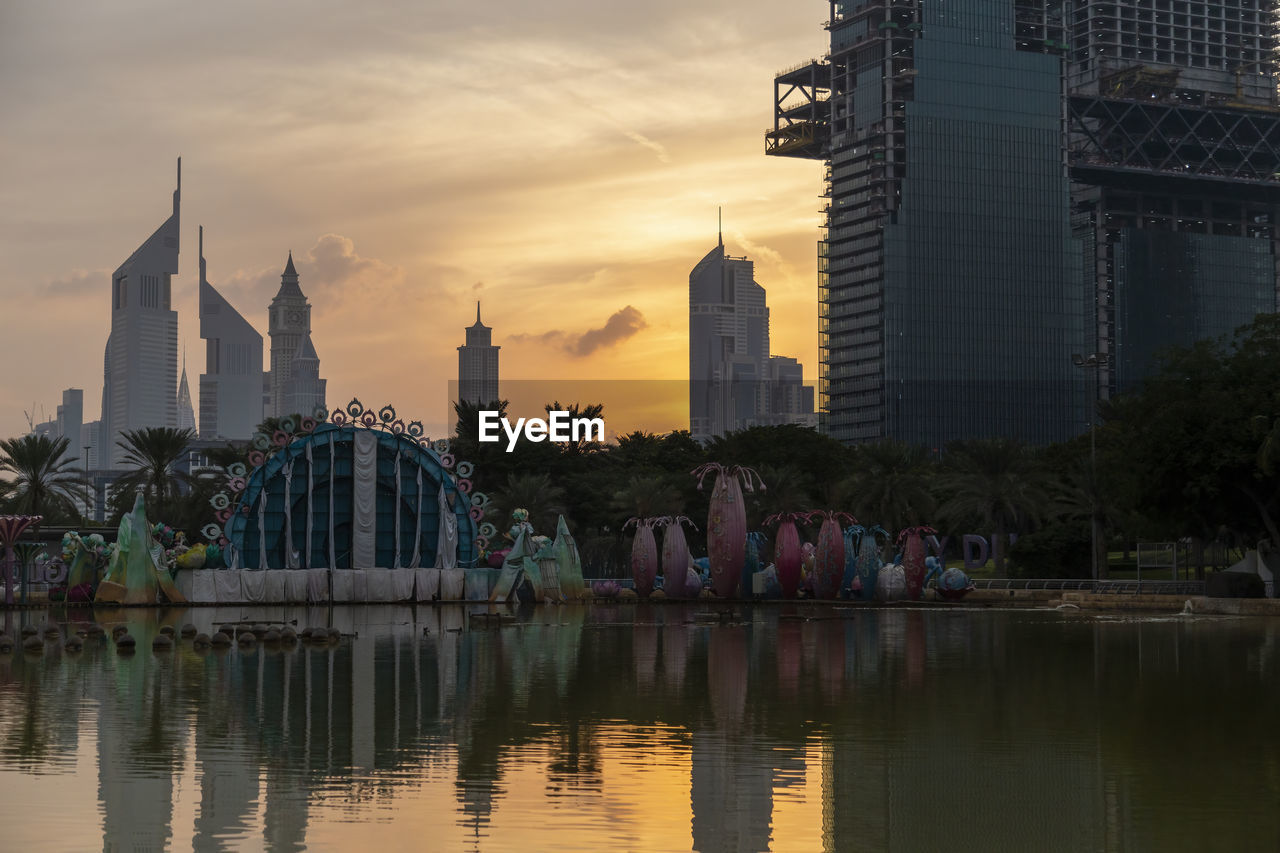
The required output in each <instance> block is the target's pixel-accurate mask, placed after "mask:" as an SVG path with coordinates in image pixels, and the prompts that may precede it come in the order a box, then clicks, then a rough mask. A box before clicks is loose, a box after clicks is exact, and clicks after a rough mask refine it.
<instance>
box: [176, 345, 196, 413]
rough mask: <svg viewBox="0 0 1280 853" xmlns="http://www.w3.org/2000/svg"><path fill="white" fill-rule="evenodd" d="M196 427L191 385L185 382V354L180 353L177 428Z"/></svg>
mask: <svg viewBox="0 0 1280 853" xmlns="http://www.w3.org/2000/svg"><path fill="white" fill-rule="evenodd" d="M195 428H196V410H195V407H194V406H192V405H191V386H190V385H188V384H187V354H186V353H185V352H183V354H182V378H181V379H179V380H178V429H195Z"/></svg>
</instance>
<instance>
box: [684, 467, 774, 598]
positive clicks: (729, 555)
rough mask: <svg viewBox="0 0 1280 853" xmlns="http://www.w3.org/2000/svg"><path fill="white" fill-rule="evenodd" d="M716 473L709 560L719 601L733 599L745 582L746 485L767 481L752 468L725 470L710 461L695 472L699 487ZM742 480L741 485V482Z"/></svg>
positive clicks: (709, 515)
mask: <svg viewBox="0 0 1280 853" xmlns="http://www.w3.org/2000/svg"><path fill="white" fill-rule="evenodd" d="M713 472H714V473H715V475H716V481H715V486H713V487H712V489H711V507H710V509H709V510H708V511H707V561H708V562H709V563H710V565H711V587H712V589H714V590H715V593H716V595H717V596H719V597H720V598H733V597H734V595H736V594H737V592H738V586H739V582H740V581H741V580H742V566H743V564H744V563H745V562H746V560H747V507H746V505H745V504H744V503H743V500H742V490H743V486H745V487H746V490H747V491H748V492H751V491H754V490H755V488H754V487H755V484H759V486H760V490H761V491H764V488H765V486H764V481H763V480H761V479H760V475H759V474H757V473H756V472H755V471H753V470H752V469H750V468H743V467H740V466H736V465H735V466H733V467H732V468H726V467H725V466H724V465H721V464H720V463H718V462H708V463H707V464H706V465H702V466H700V467H698V468H695V469H694V470H693V475H694V476H695V477H697V478H698V488H699V489H701V488H702V482H703V480H704V479H706V476H707V475H708V474H710V473H713ZM739 479H741V483H739Z"/></svg>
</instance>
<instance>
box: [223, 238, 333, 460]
mask: <svg viewBox="0 0 1280 853" xmlns="http://www.w3.org/2000/svg"><path fill="white" fill-rule="evenodd" d="M200 337H201V338H203V339H204V342H205V356H204V362H205V370H204V373H202V374H201V375H200V437H201V438H229V439H247V438H249V437H251V436H252V435H253V433H254V430H255V429H257V427H258V424H260V423H262V419H263V411H262V384H263V382H262V335H261V334H259V333H258V330H257V329H255V328H253V326H252V325H250V324H249V321H247V320H245V318H244V317H243V316H242V315H241V314H240V312H239V311H237V310H236V309H235V307H233V306H232V304H231V303H230V302H228V301H227V299H226V298H225V297H224V296H223V295H222V294H221V293H219V292H218V290H217V288H215V287H214V286H213V285H212V284H210V283H209V278H208V274H207V267H206V263H205V258H204V227H203V226H202V227H201V228H200ZM310 413H311V412H310V410H308V412H307V414H310Z"/></svg>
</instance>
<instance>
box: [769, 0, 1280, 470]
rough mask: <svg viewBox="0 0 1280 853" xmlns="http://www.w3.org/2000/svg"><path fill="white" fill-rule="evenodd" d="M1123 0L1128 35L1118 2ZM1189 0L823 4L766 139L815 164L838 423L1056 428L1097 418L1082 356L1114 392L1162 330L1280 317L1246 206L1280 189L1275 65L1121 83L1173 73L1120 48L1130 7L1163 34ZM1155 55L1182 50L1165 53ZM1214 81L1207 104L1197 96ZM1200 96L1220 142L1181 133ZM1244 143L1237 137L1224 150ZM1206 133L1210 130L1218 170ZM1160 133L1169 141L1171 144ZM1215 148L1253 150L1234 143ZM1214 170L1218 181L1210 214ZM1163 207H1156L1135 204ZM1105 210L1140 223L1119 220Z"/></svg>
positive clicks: (1266, 254)
mask: <svg viewBox="0 0 1280 853" xmlns="http://www.w3.org/2000/svg"><path fill="white" fill-rule="evenodd" d="M1241 3H1245V4H1252V5H1253V6H1254V7H1255V9H1254V11H1255V12H1256V15H1255V16H1254V17H1255V19H1261V18H1263V17H1266V18H1267V20H1268V21H1271V20H1272V18H1273V17H1274V16H1273V15H1271V14H1270V12H1269V11H1268V12H1267V15H1264V14H1263V11H1264V10H1261V9H1260V8H1257V7H1260V5H1262V6H1267V7H1268V10H1270V9H1271V7H1272V6H1273V4H1271V3H1261V4H1260V3H1259V0H1237V3H1236V5H1239V4H1241ZM1130 6H1131V7H1133V9H1134V15H1132V16H1130V17H1132V19H1133V25H1132V27H1131V25H1130V24H1129V23H1128V21H1129V18H1125V17H1124V16H1123V14H1122V13H1120V12H1117V11H1116V10H1117V9H1122V8H1128V7H1130ZM1186 6H1188V4H1187V3H1179V2H1172V0H1135V2H1131V3H1119V4H1106V5H1103V4H1091V3H1081V4H1075V5H1069V4H1064V3H1060V2H1045V1H1044V0H1038V2H1037V1H1036V0H870V2H857V0H855V2H832V3H830V18H829V21H828V24H827V27H828V29H829V31H830V33H831V50H830V53H829V54H828V55H827V56H825V57H824V58H822V59H820V60H813V61H811V62H809V63H806V64H804V65H801V66H798V67H796V68H793V69H789V70H787V71H785V72H783V73H781V74H779V75H778V77H777V80H776V81H775V93H774V94H775V122H774V129H773V130H772V131H770V132H769V133H768V134H767V137H766V151H767V153H769V154H772V155H776V156H792V157H805V158H810V159H817V160H823V161H825V162H826V163H827V175H826V178H827V193H826V195H827V197H828V199H829V201H828V206H827V207H826V209H825V213H826V223H825V225H826V227H825V233H824V234H823V235H822V240H821V242H820V243H819V279H820V280H819V355H820V361H821V367H820V374H819V378H820V392H821V400H822V410H823V427H824V429H825V431H826V432H827V433H828V434H830V435H832V436H833V437H835V438H838V439H841V440H844V441H866V440H875V439H879V438H884V437H893V438H900V439H905V440H908V441H911V442H912V443H915V444H921V445H924V446H927V447H934V448H940V447H941V446H942V445H943V444H945V443H946V442H947V441H949V440H952V439H956V438H971V437H983V436H1010V437H1016V438H1021V439H1024V440H1027V441H1032V442H1038V443H1039V442H1047V441H1052V440H1058V439H1063V438H1067V437H1069V436H1071V435H1073V434H1075V433H1078V432H1079V431H1081V430H1082V429H1083V428H1084V427H1085V425H1086V424H1087V423H1088V421H1089V414H1088V409H1089V405H1088V403H1089V401H1088V392H1089V391H1090V390H1091V389H1092V387H1093V386H1092V379H1093V377H1092V376H1089V375H1087V374H1086V373H1085V372H1084V371H1081V370H1079V369H1077V368H1076V367H1075V366H1074V365H1073V359H1072V356H1073V355H1086V354H1091V353H1095V352H1097V353H1100V354H1102V355H1103V356H1105V357H1104V358H1102V359H1100V360H1101V361H1102V362H1103V363H1104V365H1105V367H1104V368H1103V369H1102V370H1101V371H1100V374H1099V376H1098V379H1099V380H1100V381H1099V383H1098V387H1099V389H1100V392H1101V393H1102V394H1104V395H1105V394H1106V393H1108V392H1109V391H1111V390H1114V389H1116V388H1117V387H1118V385H1117V377H1118V376H1122V375H1127V376H1130V377H1134V378H1137V377H1140V376H1141V375H1143V374H1144V372H1145V371H1148V370H1149V369H1150V366H1151V364H1152V359H1153V357H1154V354H1155V353H1156V352H1158V351H1159V350H1160V349H1161V348H1162V347H1163V346H1166V345H1168V344H1170V343H1188V342H1190V340H1193V339H1195V338H1197V337H1202V336H1205V335H1214V334H1220V333H1222V332H1224V331H1229V330H1230V329H1231V328H1234V326H1236V325H1239V324H1240V323H1244V322H1247V321H1248V320H1249V319H1251V318H1252V317H1253V316H1254V314H1256V313H1257V312H1258V311H1263V310H1274V307H1275V271H1274V256H1275V252H1274V249H1273V247H1272V241H1271V240H1270V239H1259V238H1260V237H1263V238H1265V237H1267V236H1268V235H1269V234H1270V226H1269V222H1270V220H1271V218H1272V217H1271V213H1270V211H1269V210H1268V209H1263V208H1264V207H1265V205H1263V206H1262V207H1258V206H1257V205H1254V206H1250V203H1249V202H1248V199H1249V198H1255V199H1257V200H1258V201H1259V202H1260V203H1261V202H1263V201H1265V200H1266V199H1268V198H1270V196H1269V193H1270V192H1273V189H1272V188H1271V187H1270V186H1269V185H1270V184H1272V183H1273V182H1274V179H1275V175H1274V173H1276V172H1280V169H1278V168H1275V167H1274V166H1268V165H1267V164H1268V163H1271V162H1272V160H1274V151H1273V150H1272V149H1271V147H1270V146H1271V143H1273V142H1274V143H1277V144H1280V135H1277V136H1276V137H1275V138H1273V137H1272V136H1271V135H1270V134H1271V132H1272V131H1271V128H1272V126H1273V125H1274V123H1275V120H1276V119H1275V113H1274V112H1273V110H1274V107H1273V106H1271V105H1272V104H1273V103H1274V100H1275V98H1274V87H1272V88H1270V89H1267V87H1265V86H1262V87H1259V86H1258V85H1257V78H1258V76H1259V74H1260V73H1261V74H1264V75H1269V73H1270V67H1269V66H1267V65H1266V64H1265V63H1263V64H1259V59H1260V58H1261V56H1262V55H1261V54H1260V57H1259V59H1255V60H1253V61H1252V64H1251V66H1250V68H1249V69H1240V68H1237V67H1234V66H1233V67H1232V70H1230V71H1229V72H1224V71H1223V68H1222V66H1223V63H1225V62H1226V61H1227V60H1225V59H1224V58H1222V56H1221V53H1220V54H1219V57H1218V58H1217V62H1218V65H1217V66H1216V67H1215V68H1208V67H1205V68H1200V69H1195V70H1194V71H1189V70H1188V71H1185V73H1186V77H1185V80H1184V85H1183V86H1182V87H1177V86H1175V87H1173V88H1171V89H1170V88H1168V87H1166V88H1165V89H1159V88H1156V89H1153V90H1152V91H1151V92H1148V91H1147V90H1146V89H1142V88H1140V87H1139V88H1136V89H1135V88H1134V87H1133V86H1130V87H1129V88H1124V87H1123V86H1120V87H1119V88H1117V79H1118V75H1119V76H1121V77H1122V76H1123V75H1124V74H1128V75H1130V77H1134V78H1135V79H1136V80H1137V81H1138V83H1139V84H1141V85H1142V86H1147V87H1150V86H1151V83H1150V79H1149V78H1150V77H1151V76H1152V75H1153V74H1154V75H1155V76H1156V77H1157V78H1159V77H1160V74H1161V73H1163V74H1164V78H1163V79H1164V80H1166V82H1167V81H1168V79H1170V74H1169V72H1168V71H1167V70H1166V71H1164V72H1161V71H1160V69H1158V68H1154V67H1151V68H1148V67H1147V66H1145V65H1144V63H1145V62H1147V61H1150V62H1156V61H1157V59H1161V58H1164V56H1165V54H1163V53H1161V54H1159V56H1157V54H1156V53H1155V52H1153V53H1152V55H1151V56H1150V58H1149V60H1148V57H1147V56H1145V55H1144V56H1140V57H1139V56H1136V55H1135V57H1133V58H1125V57H1123V56H1121V55H1120V53H1119V50H1118V48H1119V45H1121V44H1122V43H1123V42H1126V41H1128V40H1129V35H1130V32H1131V31H1133V28H1135V27H1138V26H1139V23H1140V21H1142V20H1143V16H1145V17H1146V20H1148V21H1150V29H1151V31H1152V36H1151V38H1152V39H1155V38H1156V36H1155V35H1154V33H1155V32H1157V30H1158V28H1159V25H1158V24H1157V23H1156V21H1157V20H1164V19H1166V18H1167V19H1168V22H1169V25H1170V26H1173V25H1174V23H1175V19H1178V20H1181V18H1179V17H1178V15H1177V13H1176V11H1175V10H1176V9H1177V8H1179V7H1186ZM1158 8H1164V11H1162V12H1161V11H1158ZM1197 8H1202V7H1197ZM1183 11H1184V13H1186V10H1183ZM1187 14H1189V13H1187ZM1201 14H1203V12H1202V13H1201ZM1160 16H1163V17H1160ZM1182 17H1183V18H1185V17H1186V14H1184V15H1183V16H1182ZM1242 20H1243V19H1242ZM1142 26H1146V24H1142ZM1241 26H1243V25H1241V24H1235V23H1231V24H1230V26H1223V27H1221V29H1222V30H1223V33H1221V34H1219V36H1218V38H1219V41H1220V42H1221V39H1223V38H1227V37H1231V38H1234V39H1236V42H1237V43H1239V44H1242V42H1241V39H1242V38H1243V36H1241V35H1239V34H1238V33H1239V31H1240V29H1241ZM1261 26H1262V25H1261V24H1260V23H1259V24H1257V27H1259V28H1260V27H1261ZM1232 27H1234V29H1235V33H1234V34H1233V33H1231V32H1230V29H1231V28H1232ZM1166 29H1167V27H1165V28H1163V29H1159V31H1161V32H1163V31H1164V30H1166ZM1112 30H1114V32H1115V33H1116V35H1115V38H1114V39H1112V38H1111V36H1110V35H1109V33H1110V32H1111V31H1112ZM1188 31H1189V27H1187V26H1184V31H1183V38H1189V36H1188V35H1187V32H1188ZM1135 38H1137V36H1135ZM1143 38H1146V37H1145V36H1143ZM1206 38H1207V39H1208V40H1209V41H1212V39H1213V36H1212V35H1210V36H1207V37H1206ZM1072 41H1074V42H1076V44H1075V45H1073V44H1072V43H1071V42H1072ZM1113 42H1114V43H1113ZM1259 43H1261V42H1259ZM1250 44H1253V42H1250ZM1184 47H1185V46H1184ZM1137 49H1138V48H1134V50H1135V51H1136V50H1137ZM1185 49H1186V50H1187V51H1188V53H1189V54H1190V52H1191V50H1192V49H1191V48H1185ZM1205 51H1207V52H1205V53H1202V54H1196V55H1197V56H1203V57H1208V56H1209V55H1210V54H1211V53H1212V50H1211V49H1209V48H1205ZM1168 58H1169V61H1171V62H1172V61H1175V60H1179V59H1186V58H1187V57H1184V56H1182V55H1181V54H1177V53H1174V52H1172V49H1171V50H1170V52H1169V55H1168ZM1203 64H1206V65H1207V64H1210V63H1208V61H1207V58H1206V60H1205V63H1203ZM1135 68H1137V69H1139V70H1137V71H1134V70H1133V69H1135ZM1126 69H1127V70H1126ZM1182 73H1183V70H1179V69H1173V72H1172V77H1173V78H1177V77H1178V75H1179V74H1182ZM1215 75H1216V76H1215ZM1126 79H1127V78H1126ZM1266 79H1267V80H1270V77H1269V76H1266ZM1121 82H1123V81H1121ZM1193 85H1194V86H1198V87H1200V88H1199V90H1194V91H1200V95H1199V96H1198V100H1197V99H1196V98H1197V96H1195V94H1194V92H1193V90H1192V89H1191V88H1188V87H1191V86H1193ZM1215 86H1216V87H1217V92H1218V94H1219V96H1220V100H1219V101H1216V102H1215V101H1213V100H1212V98H1213V96H1211V95H1208V94H1205V92H1207V91H1208V90H1210V89H1213V88H1214V87H1215ZM1201 90H1203V91H1201ZM1228 101H1229V102H1230V103H1228ZM1194 109H1199V110H1201V112H1202V113H1204V114H1205V115H1209V116H1210V117H1211V118H1212V120H1213V121H1214V122H1217V124H1213V127H1215V128H1217V129H1218V130H1219V132H1218V139H1217V140H1216V141H1214V142H1211V141H1209V139H1208V136H1209V134H1207V133H1206V134H1203V138H1197V137H1196V133H1195V132H1194V128H1192V127H1191V126H1189V125H1187V124H1186V123H1185V122H1189V121H1192V118H1190V117H1186V116H1184V117H1183V118H1182V119H1178V120H1179V121H1183V122H1184V124H1183V125H1182V127H1183V131H1182V133H1180V134H1178V133H1175V132H1174V125H1175V124H1176V122H1175V121H1174V120H1173V119H1170V118H1168V117H1167V116H1165V113H1170V112H1181V113H1184V114H1185V113H1188V112H1189V111H1193V110H1194ZM1224 115H1225V117H1224ZM1233 116H1235V117H1237V118H1239V120H1237V118H1233ZM1144 121H1145V122H1146V124H1145V125H1144V124H1143V122H1144ZM1209 126H1210V124H1209V123H1208V122H1207V120H1206V124H1205V125H1204V127H1205V128H1208V127H1209ZM1153 128H1155V130H1154V131H1153ZM1233 135H1236V136H1239V137H1240V142H1239V143H1236V142H1234V141H1227V142H1225V143H1224V140H1230V138H1231V137H1232V136H1233ZM1206 144H1209V145H1215V144H1216V145H1217V149H1216V151H1215V153H1214V155H1213V156H1215V157H1216V158H1217V159H1216V161H1215V165H1214V166H1212V167H1210V166H1208V165H1206V163H1205V162H1204V161H1205V160H1206V159H1207V158H1208V159H1212V158H1211V157H1210V155H1208V154H1206V152H1205V151H1204V150H1203V149H1204V146H1205V145H1206ZM1196 145H1198V146H1200V148H1201V150H1200V152H1199V153H1200V159H1199V160H1195V161H1193V159H1192V157H1191V153H1192V146H1196ZM1171 146H1172V150H1174V151H1176V152H1178V153H1179V154H1180V157H1179V158H1174V159H1173V160H1172V161H1171V160H1169V159H1168V157H1165V158H1163V159H1161V158H1160V157H1159V153H1160V149H1161V148H1162V147H1163V148H1164V149H1165V150H1166V153H1167V152H1168V150H1170V147H1171ZM1228 147H1230V148H1233V149H1246V150H1235V151H1234V153H1233V154H1232V155H1231V157H1234V159H1231V158H1229V157H1228V156H1227V154H1226V153H1225V151H1224V149H1225V148H1228ZM1192 163H1194V165H1188V164H1192ZM1242 164H1243V165H1244V167H1245V168H1240V167H1241V165H1242ZM1268 168H1269V169H1270V171H1267V169H1268ZM1214 169H1216V170H1217V171H1219V172H1220V174H1217V175H1212V176H1210V175H1207V174H1205V175H1202V174H1201V172H1204V171H1213V170H1214ZM1246 171H1247V172H1248V174H1245V172H1246ZM1207 177H1214V178H1216V179H1218V184H1219V186H1218V187H1217V188H1216V189H1217V192H1218V197H1217V203H1218V205H1219V206H1218V207H1214V204H1215V201H1214V198H1215V197H1214V196H1213V195H1212V192H1209V190H1208V189H1207V188H1206V186H1205V182H1204V181H1203V180H1200V178H1207ZM1193 178H1194V180H1193ZM1241 184H1249V186H1248V187H1246V189H1247V192H1244V193H1242V192H1241ZM1179 187H1181V189H1179ZM1232 194H1234V195H1235V203H1234V206H1231V205H1229V204H1228V203H1227V198H1228V196H1231V195H1232ZM1152 203H1154V204H1156V206H1158V207H1159V208H1160V209H1161V210H1166V209H1167V211H1168V212H1167V213H1163V214H1161V215H1160V216H1149V217H1147V218H1145V219H1144V218H1143V209H1144V206H1150V205H1151V204H1152ZM1197 203H1198V204H1199V205H1200V206H1199V207H1197V206H1196V204H1197ZM1117 205H1121V206H1126V207H1127V209H1129V211H1130V213H1131V214H1132V215H1131V216H1130V217H1129V218H1118V217H1117ZM1255 207H1256V208H1257V209H1255ZM1228 208H1230V209H1228ZM1196 211H1201V213H1200V215H1199V216H1198V218H1197V221H1195V222H1192V221H1191V216H1192V215H1194V214H1195V212H1196ZM1215 211H1217V212H1218V213H1220V214H1221V216H1222V217H1223V219H1222V222H1221V224H1215V223H1214V222H1213V221H1211V214H1213V213H1214V212H1215ZM1180 214H1185V215H1182V216H1180ZM1161 223H1163V224H1164V225H1167V226H1168V228H1167V229H1166V233H1163V234H1161V235H1157V234H1155V233H1154V232H1155V230H1157V229H1158V228H1159V227H1160V225H1161ZM1264 224H1265V229H1266V233H1265V234H1264V233H1263V232H1262V230H1261V228H1262V226H1263V225H1264ZM1133 231H1142V232H1143V233H1130V232H1133ZM1182 233H1185V236H1175V235H1179V234H1182ZM1166 314H1167V315H1168V316H1165V315H1166Z"/></svg>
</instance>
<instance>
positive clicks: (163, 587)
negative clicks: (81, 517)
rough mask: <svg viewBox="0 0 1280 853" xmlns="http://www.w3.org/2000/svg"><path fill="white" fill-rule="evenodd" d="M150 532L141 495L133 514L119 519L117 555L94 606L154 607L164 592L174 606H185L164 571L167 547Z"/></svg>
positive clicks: (139, 493)
mask: <svg viewBox="0 0 1280 853" xmlns="http://www.w3.org/2000/svg"><path fill="white" fill-rule="evenodd" d="M151 531H152V528H151V525H149V524H148V523H147V507H146V501H145V500H144V499H143V496H142V492H141V491H139V492H138V497H137V498H136V499H135V500H134V502H133V511H132V512H129V513H128V514H126V515H125V516H124V517H123V518H121V519H120V528H119V532H118V533H117V535H116V551H115V553H114V554H112V555H111V562H110V563H109V564H108V565H107V574H106V576H105V577H104V578H103V579H102V582H101V583H99V584H98V591H97V593H96V594H95V595H94V599H93V600H94V601H95V602H97V603H99V604H103V603H106V604H155V603H156V601H157V598H158V594H159V593H161V592H163V593H164V597H165V598H166V599H167V600H168V601H169V602H170V603H171V604H182V603H185V602H186V598H184V597H183V596H182V594H181V593H180V592H178V588H177V587H176V586H174V583H173V578H172V576H171V575H170V574H169V570H168V569H167V568H166V567H165V563H166V558H165V553H164V546H162V545H161V544H160V543H158V542H156V540H155V538H154V537H153V536H152V532H151Z"/></svg>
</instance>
